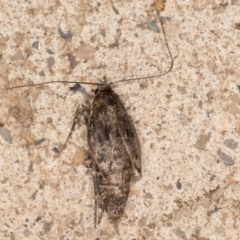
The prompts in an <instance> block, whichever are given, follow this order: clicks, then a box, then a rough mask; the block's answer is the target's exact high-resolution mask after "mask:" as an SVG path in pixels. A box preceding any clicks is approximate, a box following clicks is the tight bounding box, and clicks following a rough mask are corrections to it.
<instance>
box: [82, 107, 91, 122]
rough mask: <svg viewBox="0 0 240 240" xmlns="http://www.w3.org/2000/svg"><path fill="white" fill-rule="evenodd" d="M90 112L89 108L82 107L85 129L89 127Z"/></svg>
mask: <svg viewBox="0 0 240 240" xmlns="http://www.w3.org/2000/svg"><path fill="white" fill-rule="evenodd" d="M90 111H91V110H90V108H88V107H86V106H84V105H82V113H83V117H84V120H85V123H86V126H87V127H88V126H89V116H90Z"/></svg>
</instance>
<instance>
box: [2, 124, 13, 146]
mask: <svg viewBox="0 0 240 240" xmlns="http://www.w3.org/2000/svg"><path fill="white" fill-rule="evenodd" d="M0 135H1V136H2V138H3V139H4V140H5V141H6V142H8V143H10V144H12V135H11V132H10V131H9V130H8V129H7V128H5V127H0Z"/></svg>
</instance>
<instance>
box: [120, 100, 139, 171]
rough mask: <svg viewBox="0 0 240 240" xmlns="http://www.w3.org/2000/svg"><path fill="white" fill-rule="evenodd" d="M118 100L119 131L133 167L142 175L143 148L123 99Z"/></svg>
mask: <svg viewBox="0 0 240 240" xmlns="http://www.w3.org/2000/svg"><path fill="white" fill-rule="evenodd" d="M117 99H118V104H117V105H116V115H117V126H118V130H119V132H120V134H121V136H122V138H123V141H124V144H125V147H126V150H127V153H128V155H129V157H130V159H131V162H132V165H133V166H134V167H135V168H136V169H137V171H138V172H139V173H141V148H140V143H139V139H138V135H137V132H136V129H135V127H134V125H133V123H132V120H131V118H130V116H129V115H128V113H127V110H126V109H125V108H124V106H123V103H122V101H121V99H120V98H119V97H118V96H117Z"/></svg>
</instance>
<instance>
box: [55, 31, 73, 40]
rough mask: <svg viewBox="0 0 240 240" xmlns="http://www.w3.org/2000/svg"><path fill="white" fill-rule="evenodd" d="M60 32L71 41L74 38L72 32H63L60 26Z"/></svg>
mask: <svg viewBox="0 0 240 240" xmlns="http://www.w3.org/2000/svg"><path fill="white" fill-rule="evenodd" d="M58 32H59V34H60V36H61V37H62V38H63V39H65V40H66V41H68V42H70V41H71V40H72V32H70V31H67V32H63V31H62V30H61V29H60V28H59V29H58Z"/></svg>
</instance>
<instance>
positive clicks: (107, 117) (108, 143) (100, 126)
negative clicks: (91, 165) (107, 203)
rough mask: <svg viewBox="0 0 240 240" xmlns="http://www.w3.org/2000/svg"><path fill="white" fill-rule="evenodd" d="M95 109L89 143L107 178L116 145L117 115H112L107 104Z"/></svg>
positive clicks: (100, 169) (91, 121)
mask: <svg viewBox="0 0 240 240" xmlns="http://www.w3.org/2000/svg"><path fill="white" fill-rule="evenodd" d="M95 110H96V109H93V113H92V117H91V119H90V123H89V124H90V125H89V130H88V131H89V134H88V143H89V147H90V151H91V153H92V156H93V160H94V161H95V162H96V164H97V166H98V169H99V171H100V172H101V174H102V176H103V177H105V178H106V177H107V175H108V171H109V169H110V164H111V162H112V160H113V155H114V151H113V150H114V148H115V145H116V130H117V129H116V127H115V126H116V117H113V116H112V115H111V113H110V112H109V111H108V109H107V106H98V108H97V110H96V111H95Z"/></svg>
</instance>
